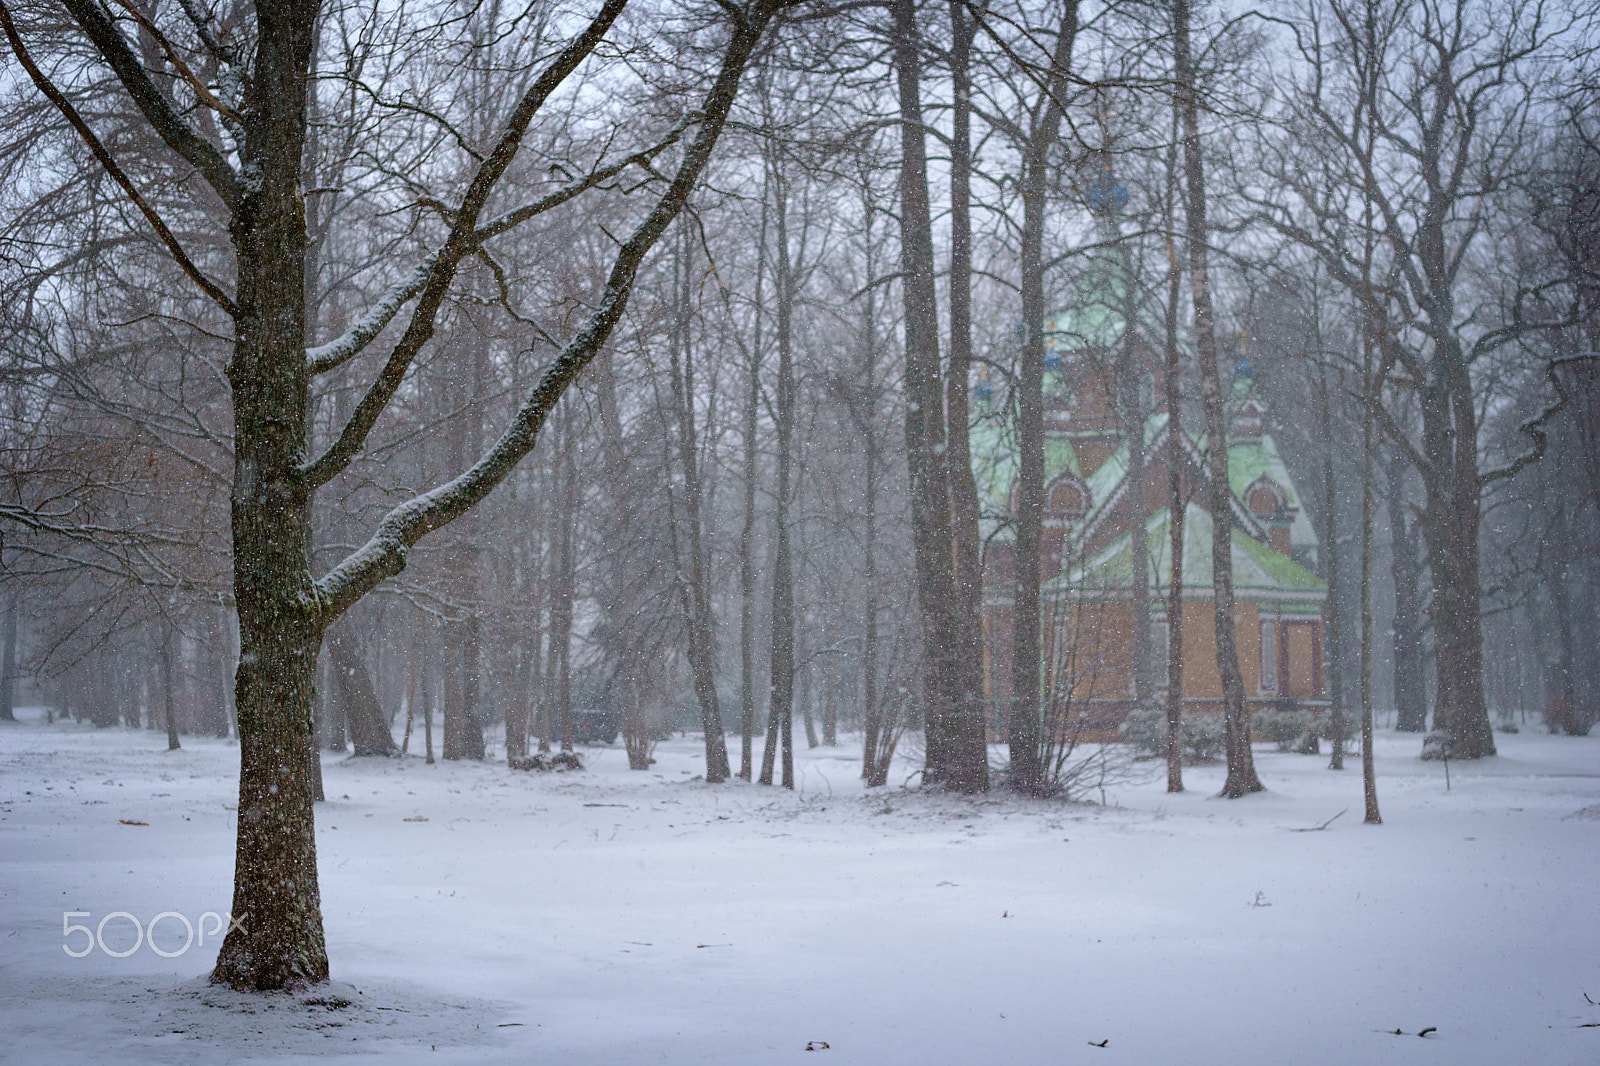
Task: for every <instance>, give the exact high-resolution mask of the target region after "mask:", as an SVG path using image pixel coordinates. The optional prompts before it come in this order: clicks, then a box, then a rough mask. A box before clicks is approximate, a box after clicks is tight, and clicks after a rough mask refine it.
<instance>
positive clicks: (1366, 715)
mask: <svg viewBox="0 0 1600 1066" xmlns="http://www.w3.org/2000/svg"><path fill="white" fill-rule="evenodd" d="M1371 349H1372V345H1371V341H1370V337H1369V338H1368V342H1367V344H1366V351H1365V352H1364V357H1363V359H1362V378H1363V383H1362V384H1363V388H1364V390H1365V391H1366V393H1367V395H1368V397H1369V398H1370V400H1371V401H1373V402H1376V400H1377V396H1376V395H1375V393H1376V392H1377V389H1376V387H1375V386H1376V383H1375V382H1373V381H1372V380H1371V379H1372V377H1373V376H1374V375H1373V371H1372V350H1371ZM1374 447H1375V441H1374V439H1373V425H1372V411H1371V410H1370V408H1369V407H1367V406H1366V405H1363V407H1362V411H1361V793H1362V797H1363V800H1364V803H1365V807H1366V817H1365V819H1364V820H1365V822H1366V824H1367V825H1382V824H1383V816H1382V815H1381V814H1379V813H1378V778H1377V773H1376V771H1375V770H1374V768H1373V753H1372V506H1373V503H1372V453H1373V449H1374Z"/></svg>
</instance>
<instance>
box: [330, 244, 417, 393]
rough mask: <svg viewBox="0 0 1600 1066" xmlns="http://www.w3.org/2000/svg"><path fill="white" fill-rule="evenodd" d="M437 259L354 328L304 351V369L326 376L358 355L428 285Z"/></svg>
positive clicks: (404, 281)
mask: <svg viewBox="0 0 1600 1066" xmlns="http://www.w3.org/2000/svg"><path fill="white" fill-rule="evenodd" d="M437 260H438V256H434V257H433V258H431V259H429V260H428V261H427V262H425V263H423V264H422V265H421V266H418V267H417V268H416V269H415V270H413V271H412V272H411V273H410V274H408V275H407V276H406V277H404V278H402V279H401V280H400V281H399V282H398V283H396V284H395V286H394V287H393V288H391V289H390V290H389V291H388V292H387V293H385V294H384V297H383V299H381V300H379V301H378V302H377V303H376V304H373V305H372V306H371V307H370V308H368V309H367V313H366V314H364V315H362V316H361V317H360V318H359V319H357V320H356V323H355V325H353V326H351V327H350V328H349V329H347V330H345V332H344V333H343V334H342V335H341V336H338V337H335V338H334V339H333V340H331V341H329V342H328V343H326V344H319V345H317V346H316V347H314V348H307V349H306V363H307V367H306V368H307V369H308V370H310V371H311V373H312V374H313V375H316V374H326V373H327V372H328V371H330V370H333V369H335V368H337V367H340V366H343V365H344V364H345V363H346V362H348V361H350V360H351V359H354V358H355V357H356V356H357V355H359V354H361V352H362V350H363V349H365V348H366V346H367V345H368V344H371V343H372V340H373V338H375V337H376V336H377V335H378V334H380V333H382V332H383V327H385V326H387V325H388V324H389V323H390V322H392V321H393V320H394V316H395V315H397V314H399V313H400V309H401V308H402V307H404V306H405V305H406V304H407V303H408V302H410V300H411V298H412V297H414V296H415V295H416V294H417V293H419V292H421V291H422V287H423V286H424V285H426V284H427V283H428V278H429V276H430V275H431V274H432V273H433V267H434V263H435V262H437Z"/></svg>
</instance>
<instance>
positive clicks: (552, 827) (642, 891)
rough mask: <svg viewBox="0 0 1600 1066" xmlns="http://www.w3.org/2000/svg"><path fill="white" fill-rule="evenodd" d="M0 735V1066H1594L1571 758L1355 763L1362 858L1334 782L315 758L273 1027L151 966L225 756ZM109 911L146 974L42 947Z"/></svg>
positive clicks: (248, 1005)
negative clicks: (794, 774)
mask: <svg viewBox="0 0 1600 1066" xmlns="http://www.w3.org/2000/svg"><path fill="white" fill-rule="evenodd" d="M24 718H25V719H26V720H25V721H24V722H23V723H22V724H21V725H18V726H7V727H5V728H3V729H0V945H3V950H0V1060H3V1061H5V1062H15V1063H29V1064H32V1063H88V1062H105V1063H147V1062H148V1063H156V1062H161V1063H165V1062H176V1063H209V1062H219V1063H220V1062H229V1063H233V1062H299V1061H304V1060H306V1059H310V1058H315V1057H319V1056H342V1057H348V1058H360V1057H364V1058H368V1059H371V1060H373V1061H379V1060H381V1061H383V1062H385V1063H391V1062H396V1063H453V1062H469V1063H501V1062H505V1063H513V1062H516V1063H524V1062H545V1063H556V1064H606V1066H614V1064H632V1063H682V1064H694V1066H715V1064H722V1063H727V1064H734V1063H738V1064H742V1066H749V1064H767V1063H788V1062H804V1063H807V1064H813V1066H814V1064H823V1066H825V1064H827V1063H829V1062H835V1063H861V1064H894V1063H919V1064H945V1063H950V1064H958V1063H959V1064H988V1063H997V1064H999V1063H1004V1064H1006V1066H1013V1064H1032V1063H1040V1064H1044V1063H1049V1064H1070V1063H1092V1064H1105V1066H1110V1064H1114V1063H1118V1064H1140V1066H1145V1064H1163V1066H1164V1064H1180V1066H1201V1064H1207V1063H1218V1064H1221V1063H1227V1064H1230V1066H1240V1064H1253V1063H1264V1064H1277V1063H1285V1064H1289V1063H1292V1064H1297V1066H1302V1064H1304V1066H1310V1064H1318V1063H1329V1064H1347V1063H1356V1064H1364V1063H1426V1064H1436V1063H1450V1064H1456V1063H1483V1064H1496V1066H1499V1064H1505V1063H1541V1064H1565V1063H1571V1064H1584V1066H1592V1064H1594V1063H1600V1025H1597V1024H1596V1023H1600V1006H1594V1005H1591V1004H1590V1003H1589V1002H1587V1001H1586V999H1585V995H1586V994H1587V996H1588V997H1590V998H1592V999H1594V1000H1596V1001H1600V892H1597V885H1600V737H1591V738H1584V739H1572V738H1565V737H1550V736H1545V735H1542V734H1536V733H1532V732H1524V733H1522V734H1520V735H1516V736H1500V737H1497V743H1499V745H1500V750H1501V753H1502V754H1501V756H1500V757H1499V758H1497V759H1492V760H1488V761H1485V762H1483V763H1482V764H1479V765H1464V764H1461V763H1453V764H1451V767H1450V774H1451V782H1450V784H1451V788H1450V790H1449V791H1446V788H1445V780H1444V769H1443V767H1442V766H1441V765H1440V764H1438V763H1428V764H1424V763H1421V762H1419V761H1418V760H1416V759H1415V758H1414V755H1415V753H1416V751H1417V750H1418V747H1419V743H1418V740H1417V739H1416V738H1415V737H1397V736H1394V735H1383V736H1381V737H1380V740H1379V759H1378V767H1379V774H1380V778H1379V789H1380V796H1381V801H1382V805H1383V814H1384V818H1385V824H1384V825H1383V826H1381V827H1369V826H1364V825H1362V824H1361V779H1360V771H1359V768H1358V767H1359V762H1358V760H1352V761H1351V762H1350V764H1349V765H1350V766H1351V768H1350V769H1347V770H1345V771H1344V772H1343V773H1333V772H1329V771H1328V770H1327V769H1326V764H1327V759H1326V756H1323V757H1311V756H1300V755H1281V754H1277V753H1274V752H1272V751H1270V750H1267V749H1258V750H1257V759H1258V765H1259V769H1260V772H1261V776H1262V779H1263V780H1264V781H1265V782H1266V784H1267V786H1268V788H1269V789H1270V791H1268V792H1267V793H1265V794H1262V795H1258V796H1253V797H1250V798H1247V799H1243V800H1235V801H1229V800H1222V799H1217V798H1214V794H1215V792H1216V791H1217V789H1218V788H1219V787H1220V785H1221V780H1222V769H1221V767H1200V768H1191V769H1189V770H1188V771H1187V774H1186V780H1187V783H1188V785H1189V788H1190V791H1188V792H1186V793H1184V794H1182V795H1178V796H1169V795H1167V794H1166V793H1165V792H1164V791H1163V781H1162V780H1161V779H1160V778H1158V777H1157V776H1156V770H1157V769H1158V768H1157V767H1156V766H1155V765H1153V764H1142V766H1141V772H1140V775H1139V779H1138V780H1137V781H1133V782H1129V783H1124V784H1121V785H1118V786H1116V787H1113V788H1111V789H1110V790H1109V791H1108V792H1107V795H1106V800H1107V801H1108V804H1107V805H1105V806H1099V805H1096V806H1089V805H1069V804H1063V803H1050V802H1031V801H1024V800H1019V799H1017V798H1015V797H1011V796H1007V795H1001V794H996V795H990V796H985V797H979V798H975V799H963V798H959V797H952V796H945V795H935V794H924V793H919V792H916V791H907V790H901V789H894V788H891V789H888V790H876V791H874V792H872V793H868V794H863V790H862V788H861V785H860V782H859V781H858V779H857V776H856V762H855V759H856V757H857V754H858V749H857V748H855V747H852V746H849V745H844V746H841V747H840V748H838V749H825V748H819V749H817V750H815V751H811V752H805V751H802V752H801V753H800V754H799V765H800V768H801V769H800V775H799V776H800V780H801V785H802V787H801V789H800V790H799V791H798V792H796V793H793V794H790V793H785V792H783V791H781V790H777V789H770V788H761V787H758V786H752V785H747V784H744V783H743V782H735V783H733V784H727V785H720V786H707V785H706V784H705V783H704V782H703V781H700V780H698V779H697V777H696V775H697V774H698V773H699V772H700V770H699V768H700V764H699V759H698V751H699V744H698V738H694V737H690V738H685V739H675V740H671V741H668V742H666V743H663V744H662V745H661V746H660V748H659V749H658V751H657V758H658V759H659V762H658V763H657V765H656V766H655V767H653V768H652V771H651V772H648V773H630V772H629V771H628V769H627V762H626V759H625V757H624V754H623V752H622V751H621V750H620V747H616V748H604V749H590V750H588V751H587V752H586V757H587V758H588V760H589V768H588V769H587V770H586V771H584V772H582V773H571V774H527V773H512V772H509V771H507V770H506V769H505V767H504V766H503V765H499V764H493V763H489V764H471V763H469V764H450V765H446V764H443V763H441V764H438V765H434V766H427V765H424V764H423V762H422V760H421V759H420V758H417V757H414V756H413V757H410V758H407V759H403V760H382V759H344V758H339V757H335V756H328V757H326V758H325V761H324V774H325V776H326V785H327V791H328V795H329V801H328V802H327V803H326V804H324V805H322V806H320V807H319V809H318V846H319V854H320V862H321V871H322V894H323V912H324V915H325V918H326V923H327V935H328V949H329V955H330V957H331V960H332V965H333V970H334V977H335V982H336V983H335V985H334V987H333V989H332V990H331V992H328V993H324V994H323V995H322V996H321V997H320V1002H314V1003H306V1002H303V1000H304V999H305V997H284V996H280V997H266V998H265V999H264V1000H263V999H262V998H261V997H241V996H237V995H233V994H229V993H222V992H218V991H216V990H213V989H210V988H209V987H208V986H207V985H205V983H204V981H203V975H204V974H205V973H206V971H207V970H208V969H209V967H210V965H211V963H212V961H213V960H214V956H215V943H216V936H215V933H214V932H213V931H212V926H213V925H214V924H215V921H216V919H205V920H204V925H203V928H204V929H205V930H206V931H207V933H208V937H209V939H208V943H207V945H206V946H205V947H204V948H203V949H202V948H200V947H198V946H195V947H191V948H190V949H189V950H187V951H183V952H180V951H179V949H180V948H182V946H183V944H184V926H183V920H182V919H183V918H186V919H188V920H189V921H190V922H191V923H194V922H200V921H201V916H202V915H203V914H205V913H206V912H226V910H227V909H228V904H229V899H230V883H231V880H230V879H231V875H232V862H233V850H232V849H233V837H232V823H233V817H234V815H233V811H232V809H231V808H232V806H233V803H234V787H235V786H234V774H235V772H236V770H237V765H238V749H237V748H236V747H234V746H231V745H229V744H227V743H225V742H221V741H207V740H201V739H197V738H185V740H184V745H185V747H184V750H182V751H180V752H172V753H168V752H167V751H165V750H163V749H164V747H165V743H164V739H163V737H162V736H160V735H158V734H154V733H149V732H137V731H129V730H121V729H116V730H104V731H96V730H94V729H92V728H90V727H87V726H78V725H75V724H71V723H68V724H59V723H58V724H55V725H46V724H45V723H43V722H42V721H40V720H38V718H37V716H36V715H35V714H34V713H33V712H27V713H25V715H24ZM997 754H998V753H997ZM909 771H910V767H906V768H905V769H904V770H903V771H901V772H899V773H897V775H896V777H895V778H894V780H896V781H899V780H901V779H903V778H905V777H906V775H907V774H908V773H909ZM1345 808H1348V812H1347V813H1345V814H1344V815H1343V816H1341V817H1339V818H1336V819H1335V820H1334V821H1333V822H1332V823H1331V824H1328V825H1327V828H1326V829H1324V830H1322V831H1312V832H1296V830H1304V829H1308V828H1311V827H1314V826H1317V825H1319V824H1322V823H1324V822H1326V821H1327V819H1329V818H1330V817H1331V816H1333V815H1335V814H1337V813H1338V812H1339V811H1341V810H1343V809H1345ZM127 822H132V823H148V824H126V823H127ZM117 911H123V912H127V914H128V915H131V916H132V917H134V918H136V919H138V921H139V922H140V923H141V924H147V923H149V921H150V919H151V918H153V917H155V916H156V915H158V914H160V913H162V912H169V911H170V912H175V913H176V914H177V915H180V916H182V918H178V917H167V918H164V919H162V921H161V922H159V923H157V927H156V928H157V931H156V934H155V946H156V947H159V948H161V950H162V951H164V952H167V953H168V954H170V955H171V956H172V957H170V958H166V957H163V956H162V955H160V954H157V953H156V952H155V951H153V950H152V946H151V944H150V943H148V942H146V943H143V944H141V945H139V947H138V948H137V950H134V951H132V952H131V954H128V955H126V956H125V957H121V958H117V957H112V956H111V955H109V954H107V953H106V951H103V950H102V949H101V948H100V947H99V946H98V945H97V946H95V947H94V948H93V950H91V951H90V952H89V953H88V954H87V955H85V956H84V957H81V958H74V957H70V956H69V955H68V953H67V952H66V951H64V950H63V948H64V947H66V948H70V949H72V950H73V951H80V950H81V949H82V947H83V945H84V944H85V943H86V939H87V936H88V935H87V934H85V933H83V932H81V931H75V932H73V933H71V934H70V935H68V936H63V914H64V913H66V912H77V916H76V917H72V918H68V919H66V921H67V922H68V923H71V924H80V925H88V926H90V927H91V930H92V929H93V928H94V927H97V926H99V925H100V923H101V921H102V919H104V918H105V917H106V915H108V914H112V913H113V912H117ZM83 912H87V914H84V913H83ZM102 939H103V941H104V942H105V947H106V948H107V949H109V950H110V951H119V952H120V951H123V950H125V949H127V948H129V947H131V946H132V945H133V944H134V930H133V926H132V924H131V922H130V921H129V920H128V918H126V917H121V916H119V917H114V918H111V919H109V920H108V921H107V922H106V924H105V926H104V928H103V930H102ZM345 1001H348V1003H346V1002H345ZM1396 1029H1399V1030H1401V1034H1400V1035H1395V1034H1394V1032H1393V1031H1394V1030H1396ZM1424 1029H1431V1030H1432V1031H1431V1032H1429V1033H1428V1035H1427V1036H1425V1037H1423V1038H1420V1039H1419V1038H1418V1036H1416V1035H1415V1034H1417V1033H1418V1032H1419V1031H1422V1030H1424ZM808 1048H809V1049H810V1050H808Z"/></svg>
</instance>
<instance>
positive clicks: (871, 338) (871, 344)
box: [856, 175, 887, 788]
mask: <svg viewBox="0 0 1600 1066" xmlns="http://www.w3.org/2000/svg"><path fill="white" fill-rule="evenodd" d="M861 210H862V231H863V234H864V237H863V239H864V246H865V254H864V257H863V266H864V270H863V274H864V276H865V279H866V281H867V285H866V296H865V300H866V303H865V306H864V307H863V308H862V315H861V370H860V381H861V384H860V386H859V388H860V397H859V398H860V404H859V406H858V408H857V414H856V417H857V423H858V425H859V427H860V430H861V435H862V442H863V445H864V447H863V455H862V463H863V465H864V467H865V470H864V472H863V475H862V483H863V484H862V500H861V509H862V516H861V525H862V535H861V584H862V592H861V594H862V601H863V602H862V606H861V613H862V626H863V633H862V637H861V718H862V723H861V724H862V740H861V777H862V779H863V780H865V781H866V783H867V787H868V788H876V787H878V786H880V785H882V784H883V783H884V781H885V780H886V773H887V767H886V766H885V765H884V763H883V760H881V759H880V758H879V752H878V748H879V746H880V745H881V744H882V743H883V710H882V708H881V706H880V705H879V700H878V426H877V417H876V416H877V368H878V336H877V311H878V303H877V295H878V287H877V285H876V284H873V283H874V282H875V281H876V280H877V277H876V264H875V262H874V258H875V257H874V256H873V254H872V252H873V248H872V223H873V218H874V215H875V214H876V212H875V210H874V204H873V199H872V184H871V180H870V178H869V177H868V176H866V175H863V178H862V182H861Z"/></svg>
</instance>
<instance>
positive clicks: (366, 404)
mask: <svg viewBox="0 0 1600 1066" xmlns="http://www.w3.org/2000/svg"><path fill="white" fill-rule="evenodd" d="M71 2H83V0H71ZM627 5H628V0H605V6H603V7H602V8H601V9H600V12H599V14H597V15H595V17H594V19H593V21H591V22H590V23H589V25H588V26H587V27H585V28H584V30H583V32H582V33H580V34H579V35H578V36H577V37H575V38H573V39H572V41H571V42H569V43H568V44H567V46H566V47H565V48H564V49H562V50H561V53H560V54H559V55H557V56H556V58H555V59H554V60H552V61H551V63H550V65H549V66H548V67H546V68H545V69H544V70H543V72H541V73H540V75H539V77H538V78H537V79H536V80H535V81H534V83H533V85H532V86H530V87H529V89H528V91H527V92H526V93H524V94H523V96H522V99H520V100H519V101H517V106H516V108H515V109H513V110H512V112H511V117H510V118H509V119H508V120H507V122H506V129H505V132H504V133H502V134H501V135H500V140H499V141H498V142H497V143H496V144H495V146H494V150H493V151H492V152H490V153H489V156H488V158H486V159H485V160H484V161H483V162H482V163H480V164H479V165H478V170H477V173H476V174H474V175H473V178H472V183H471V184H470V185H469V186H468V187H467V192H466V195H465V196H463V197H462V200H461V207H460V209H459V210H457V211H456V212H455V214H454V216H453V218H452V219H451V225H450V235H449V236H448V237H447V238H446V239H445V242H444V247H443V248H441V249H440V250H439V253H438V255H436V256H435V257H434V258H433V260H432V262H431V263H430V264H429V271H428V279H427V281H426V282H425V283H424V284H423V286H422V287H421V289H420V295H419V296H418V299H417V305H416V307H415V308H414V309H413V310H412V312H411V321H410V323H409V324H408V325H407V327H406V331H405V333H404V334H403V335H402V336H401V338H400V340H399V342H398V343H397V344H396V345H395V347H394V350H393V351H392V352H391V353H390V354H389V359H388V361H387V362H386V363H385V364H384V367H383V369H382V370H381V371H380V372H379V374H378V376H377V377H376V378H375V379H374V380H373V382H372V385H371V387H370V388H368V389H367V392H366V395H364V396H362V397H361V401H360V403H358V404H357V405H356V407H355V410H354V411H353V412H352V413H351V415H350V419H349V421H347V422H346V423H345V425H344V429H343V430H341V431H340V433H339V437H338V439H337V440H335V441H334V442H333V443H332V444H331V445H329V447H328V450H327V451H325V452H323V453H322V455H321V456H319V457H318V458H317V459H315V460H314V461H312V462H310V463H308V464H306V465H305V466H302V467H301V468H300V471H299V478H300V481H301V485H302V486H303V488H304V489H305V490H306V491H313V490H315V489H316V488H317V487H318V486H321V485H325V484H327V483H328V482H329V481H331V480H332V479H333V478H335V477H337V476H338V474H339V472H340V471H342V470H343V469H344V468H345V467H347V466H349V465H350V463H351V461H352V460H354V459H355V457H356V456H357V455H358V454H360V452H361V448H362V446H363V445H364V444H365V443H366V439H367V434H369V433H371V432H372V427H373V426H374V425H376V424H377V421H378V416H379V415H381V414H382V413H383V409H384V408H385V407H387V406H388V404H389V401H390V399H392V398H393V397H394V394H395V392H396V390H398V389H399V388H400V383H401V382H402V381H404V380H405V376H406V371H407V370H408V369H409V368H410V366H411V362H412V360H413V359H415V358H416V355H417V353H418V352H419V351H421V350H422V346H423V345H424V344H426V343H427V342H428V339H429V338H430V337H432V336H433V329H434V321H435V319H436V318H437V316H438V312H439V307H440V305H441V304H443V303H444V298H445V295H446V294H447V293H448V292H449V290H450V283H451V282H452V281H453V280H454V279H455V275H456V269H457V267H458V266H460V264H461V260H462V259H463V258H464V257H465V256H466V255H468V254H469V253H470V252H472V250H473V248H474V247H475V246H476V244H477V233H476V230H477V225H478V216H479V215H480V214H481V213H482V211H483V208H484V205H485V203H486V202H487V201H488V199H489V194H490V193H492V192H493V191H494V189H495V186H496V185H497V184H498V183H499V181H500V178H501V177H502V176H503V175H504V174H505V172H506V168H508V167H509V166H510V165H511V161H512V160H513V159H515V158H516V155H517V150H518V149H519V148H520V147H521V145H522V137H523V134H524V133H525V132H527V128H528V124H529V123H530V122H532V121H533V116H534V115H535V114H537V113H538V111H539V108H540V107H542V106H543V105H544V102H545V100H547V99H548V98H549V97H550V94H551V93H553V92H555V90H556V89H557V88H558V87H559V86H560V85H561V83H562V82H563V81H565V80H566V78H567V75H569V74H571V73H572V71H573V70H575V69H576V68H577V66H578V64H579V63H581V62H583V60H584V59H585V58H587V57H588V55H589V54H590V53H591V52H593V51H594V50H595V48H596V47H597V46H598V45H599V44H600V42H601V40H603V39H604V37H605V35H606V32H607V31H608V30H609V29H610V28H611V24H612V23H613V22H614V21H616V18H617V16H618V15H620V14H621V13H622V9H623V8H625V7H626V6H627Z"/></svg>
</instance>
